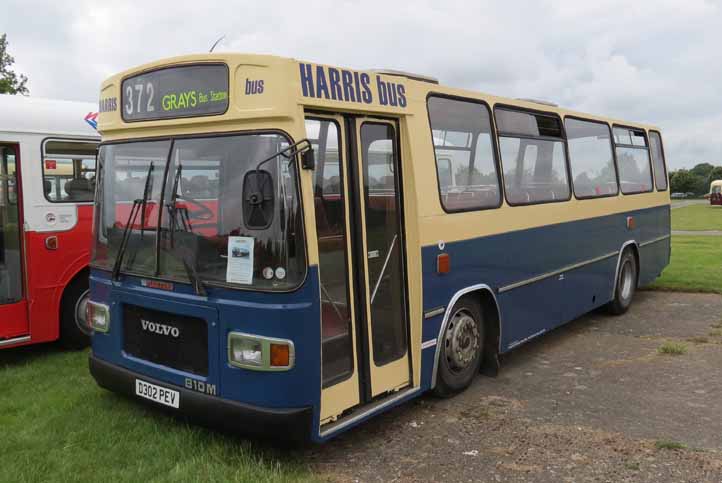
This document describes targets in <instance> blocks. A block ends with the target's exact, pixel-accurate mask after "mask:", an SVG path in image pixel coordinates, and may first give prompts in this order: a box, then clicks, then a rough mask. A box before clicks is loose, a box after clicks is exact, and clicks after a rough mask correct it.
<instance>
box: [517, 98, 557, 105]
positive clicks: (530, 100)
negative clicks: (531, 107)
mask: <svg viewBox="0 0 722 483" xmlns="http://www.w3.org/2000/svg"><path fill="white" fill-rule="evenodd" d="M516 100H517V101H524V102H533V103H534V104H541V105H543V106H551V107H559V104H555V103H553V102H549V101H544V100H541V99H529V98H524V97H517V98H516Z"/></svg>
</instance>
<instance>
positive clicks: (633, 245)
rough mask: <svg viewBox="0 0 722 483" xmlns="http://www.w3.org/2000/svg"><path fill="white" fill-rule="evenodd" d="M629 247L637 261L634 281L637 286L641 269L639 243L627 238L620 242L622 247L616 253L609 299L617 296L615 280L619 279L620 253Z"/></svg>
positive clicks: (622, 253)
mask: <svg viewBox="0 0 722 483" xmlns="http://www.w3.org/2000/svg"><path fill="white" fill-rule="evenodd" d="M627 249H629V250H631V251H632V254H633V255H634V259H635V260H636V262H637V280H636V281H635V287H636V288H638V287H639V272H641V271H642V267H641V258H640V256H639V245H638V244H637V242H636V241H635V240H627V241H625V242H624V243H622V247H621V248H620V249H619V255H617V269H616V270H615V271H614V281H613V284H614V285H613V286H612V297H611V300H614V297H616V296H617V285H618V284H617V282H618V281H619V270H620V269H621V268H622V267H621V264H622V255H624V252H625V251H626V250H627Z"/></svg>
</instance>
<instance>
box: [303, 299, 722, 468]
mask: <svg viewBox="0 0 722 483" xmlns="http://www.w3.org/2000/svg"><path fill="white" fill-rule="evenodd" d="M714 326H718V327H714ZM665 342H678V343H682V344H684V345H685V347H686V352H685V353H684V354H681V355H676V356H675V355H663V354H660V353H659V352H658V350H657V349H658V348H659V347H660V346H661V345H662V344H664V343H665ZM720 368H722V297H720V296H719V295H707V294H682V293H664V292H640V293H638V294H637V298H636V300H635V303H634V304H633V306H632V308H631V309H630V311H629V312H628V313H627V314H626V315H624V316H622V317H610V316H607V315H604V314H601V313H593V314H590V315H587V316H585V317H583V318H581V319H578V320H576V321H574V322H572V323H570V324H568V325H566V326H565V327H562V328H560V329H558V330H556V331H554V332H552V333H550V334H547V335H546V336H544V337H541V338H539V339H538V340H535V341H533V342H531V343H529V344H527V345H526V346H523V347H521V348H520V349H518V350H516V351H514V352H513V353H511V354H509V355H507V356H506V357H505V358H504V360H503V362H502V369H501V371H500V374H499V376H498V377H496V378H488V377H483V376H479V377H477V378H476V380H475V381H474V384H473V385H472V386H471V387H470V388H469V389H468V390H467V391H465V392H464V393H462V394H459V395H457V396H456V397H454V398H451V399H437V398H434V397H432V396H425V397H423V398H421V399H419V400H416V401H414V402H410V403H408V404H406V405H404V406H401V407H399V408H396V409H394V410H392V411H391V412H389V413H386V414H384V415H382V416H380V417H377V418H376V419H373V420H371V421H368V422H367V423H365V424H364V425H362V426H361V427H359V428H357V429H355V430H352V431H350V432H349V433H346V434H344V435H342V436H341V437H339V438H337V439H335V440H333V441H331V442H329V443H328V444H326V445H324V446H318V447H316V448H314V449H311V450H309V451H308V454H307V455H306V456H307V457H308V458H309V459H310V460H311V462H312V465H313V467H314V469H315V470H316V471H317V472H319V473H320V474H321V476H322V478H325V479H327V480H329V481H363V482H367V481H368V482H375V481H450V482H456V481H481V482H485V481H489V482H496V481H508V482H567V481H569V482H587V481H593V482H706V481H709V482H722V422H721V421H720V419H721V418H720V412H721V410H722V377H721V376H720Z"/></svg>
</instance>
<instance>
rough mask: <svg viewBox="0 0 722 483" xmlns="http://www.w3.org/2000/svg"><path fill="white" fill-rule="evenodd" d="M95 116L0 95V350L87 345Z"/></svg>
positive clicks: (69, 106)
mask: <svg viewBox="0 0 722 483" xmlns="http://www.w3.org/2000/svg"><path fill="white" fill-rule="evenodd" d="M96 110H97V106H96V105H95V104H89V103H82V102H68V101H58V100H49V99H37V98H30V97H22V96H9V95H0V348H7V347H15V346H20V345H27V344H33V343H37V342H48V341H53V340H56V339H61V340H62V342H63V344H64V345H65V346H66V347H69V348H80V347H83V346H85V345H87V343H88V342H89V340H88V335H89V332H90V331H89V330H88V329H87V326H86V324H85V302H86V300H87V294H88V262H89V259H90V240H91V224H92V214H93V199H94V194H95V161H96V151H97V145H98V142H99V137H98V134H97V132H96V131H95V119H96V117H97V113H96V112H95V111H96Z"/></svg>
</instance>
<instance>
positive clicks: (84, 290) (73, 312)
mask: <svg viewBox="0 0 722 483" xmlns="http://www.w3.org/2000/svg"><path fill="white" fill-rule="evenodd" d="M89 297H90V290H89V288H88V279H87V277H83V276H82V275H81V276H79V277H77V278H76V279H75V280H73V281H72V282H71V283H70V285H68V287H67V288H66V289H65V292H64V293H63V299H62V302H61V304H60V344H61V345H62V346H63V347H65V348H66V349H71V350H78V349H82V348H84V347H87V346H88V345H89V344H90V335H91V333H92V331H91V330H90V326H89V325H88V321H87V320H86V316H85V307H86V305H87V303H88V298H89Z"/></svg>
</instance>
